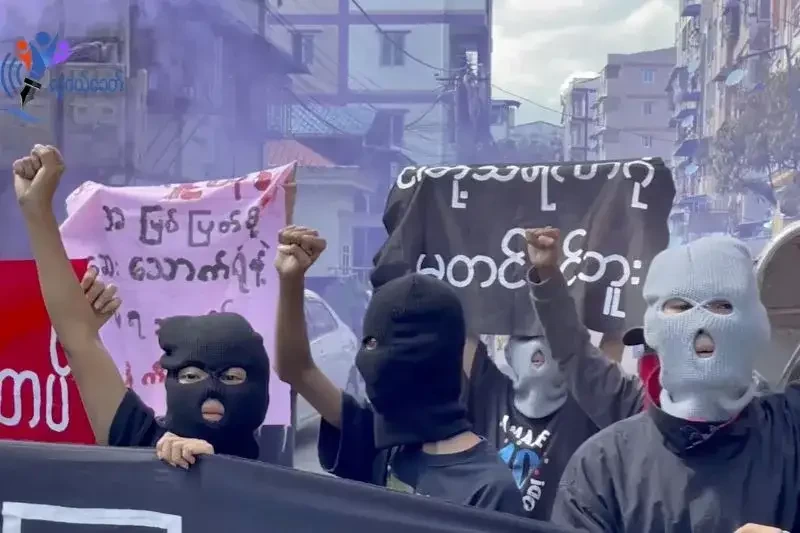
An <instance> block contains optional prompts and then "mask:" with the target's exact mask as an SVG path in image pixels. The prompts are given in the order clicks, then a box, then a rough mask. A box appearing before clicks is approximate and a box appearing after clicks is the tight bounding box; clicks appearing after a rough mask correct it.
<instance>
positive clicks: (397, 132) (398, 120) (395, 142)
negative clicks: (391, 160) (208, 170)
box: [389, 113, 406, 146]
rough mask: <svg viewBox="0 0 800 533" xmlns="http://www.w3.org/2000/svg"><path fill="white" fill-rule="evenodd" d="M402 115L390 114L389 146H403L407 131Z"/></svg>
mask: <svg viewBox="0 0 800 533" xmlns="http://www.w3.org/2000/svg"><path fill="white" fill-rule="evenodd" d="M405 122H406V121H405V117H404V116H403V114H402V113H391V114H389V146H403V133H404V132H405V129H406V124H405Z"/></svg>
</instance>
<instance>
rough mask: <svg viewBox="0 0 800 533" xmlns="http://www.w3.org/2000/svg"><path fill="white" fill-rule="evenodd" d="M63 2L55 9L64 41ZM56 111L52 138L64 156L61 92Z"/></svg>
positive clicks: (59, 1)
mask: <svg viewBox="0 0 800 533" xmlns="http://www.w3.org/2000/svg"><path fill="white" fill-rule="evenodd" d="M64 3H65V0H58V2H57V4H56V9H57V11H58V38H59V39H66V38H67V36H66V32H67V10H66V7H65V5H64ZM63 69H64V66H63V65H60V66H59V67H58V68H57V69H55V71H53V72H51V73H50V75H51V76H57V75H59V74H61V72H63ZM55 97H56V102H55V104H56V109H55V115H54V117H53V130H54V131H53V136H54V137H55V141H56V146H57V147H58V149H59V150H60V151H61V153H62V155H64V156H66V154H65V153H64V152H65V148H64V141H65V124H64V122H65V121H64V98H65V97H66V95H65V94H64V93H63V92H60V93H57V94H56V95H55Z"/></svg>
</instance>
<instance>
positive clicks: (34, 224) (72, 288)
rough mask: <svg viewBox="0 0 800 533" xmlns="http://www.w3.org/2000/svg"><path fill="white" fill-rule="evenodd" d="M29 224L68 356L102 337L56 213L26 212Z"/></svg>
mask: <svg viewBox="0 0 800 533" xmlns="http://www.w3.org/2000/svg"><path fill="white" fill-rule="evenodd" d="M24 214H25V224H26V226H27V229H28V234H29V236H30V241H31V249H32V251H33V257H34V259H35V260H36V268H37V270H38V273H39V285H40V286H41V290H42V296H43V298H44V303H45V307H46V308H47V313H48V314H49V316H50V321H51V323H52V325H53V328H54V329H55V331H56V334H57V335H58V339H59V341H60V342H61V344H62V346H64V348H65V350H66V351H67V352H76V351H80V349H81V347H82V346H84V345H86V344H87V343H92V342H94V341H95V340H96V339H97V337H98V330H97V321H96V319H95V315H94V312H93V311H92V308H91V306H90V304H89V302H88V301H87V300H86V297H85V295H84V291H83V289H82V288H81V286H80V283H79V282H78V279H77V277H76V275H75V272H74V270H73V269H72V265H71V264H70V261H69V258H68V256H67V252H66V250H65V249H64V244H63V242H62V241H61V234H60V232H59V230H58V223H57V222H56V218H55V215H54V214H53V212H52V210H42V211H37V212H31V211H25V212H24Z"/></svg>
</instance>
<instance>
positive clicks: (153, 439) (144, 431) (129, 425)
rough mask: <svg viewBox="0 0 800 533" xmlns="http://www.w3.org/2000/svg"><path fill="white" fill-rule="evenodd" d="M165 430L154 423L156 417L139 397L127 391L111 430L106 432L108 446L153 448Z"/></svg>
mask: <svg viewBox="0 0 800 533" xmlns="http://www.w3.org/2000/svg"><path fill="white" fill-rule="evenodd" d="M164 433H166V430H165V429H164V428H163V427H161V425H159V423H158V421H156V415H155V413H154V412H153V410H152V409H150V407H148V406H147V405H146V404H145V403H144V402H143V401H142V399H141V398H139V395H138V394H136V393H135V392H133V391H132V390H130V389H128V392H126V393H125V396H124V397H123V398H122V402H120V404H119V407H117V412H116V414H114V420H112V421H111V428H109V430H108V444H109V446H120V447H140V448H150V447H154V446H155V445H156V443H157V442H158V439H160V438H161V437H162V436H163V435H164Z"/></svg>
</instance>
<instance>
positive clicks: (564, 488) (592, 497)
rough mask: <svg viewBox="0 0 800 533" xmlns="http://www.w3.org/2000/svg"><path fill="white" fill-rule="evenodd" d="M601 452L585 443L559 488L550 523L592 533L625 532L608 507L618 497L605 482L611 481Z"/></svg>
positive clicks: (577, 452) (574, 457) (572, 460)
mask: <svg viewBox="0 0 800 533" xmlns="http://www.w3.org/2000/svg"><path fill="white" fill-rule="evenodd" d="M600 455H601V453H600V452H599V450H597V449H596V448H593V447H589V446H587V444H586V443H584V444H583V445H582V446H581V447H580V448H578V450H577V451H576V452H575V454H574V455H573V456H572V458H571V459H570V460H569V463H568V464H567V468H566V469H565V470H564V473H563V475H562V476H561V482H560V483H559V485H558V492H557V493H556V499H555V502H554V504H553V511H552V513H551V515H550V521H551V522H553V523H554V524H556V525H559V526H564V527H568V528H572V529H575V530H578V531H584V532H588V533H607V532H609V531H621V529H619V527H618V525H619V524H617V523H616V521H615V520H614V518H613V517H614V513H613V512H612V511H611V510H610V509H609V508H608V507H607V504H608V503H609V502H613V500H614V495H613V494H611V490H610V489H609V487H607V486H606V485H605V483H604V481H607V480H608V479H609V475H608V472H604V471H603V469H602V467H601V466H600V465H602V464H603V463H604V461H603V460H602V459H600Z"/></svg>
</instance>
